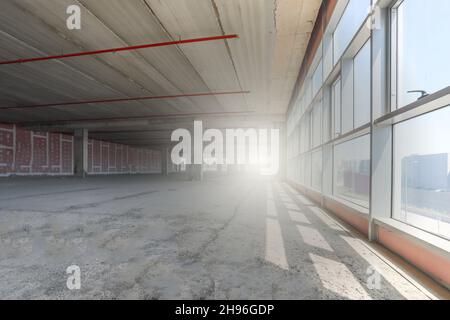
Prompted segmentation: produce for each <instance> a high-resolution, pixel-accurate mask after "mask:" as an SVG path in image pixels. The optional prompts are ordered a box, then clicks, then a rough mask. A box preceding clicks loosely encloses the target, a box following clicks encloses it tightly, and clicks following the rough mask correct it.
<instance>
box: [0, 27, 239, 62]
mask: <svg viewBox="0 0 450 320" xmlns="http://www.w3.org/2000/svg"><path fill="white" fill-rule="evenodd" d="M235 38H238V35H236V34H231V35H223V36H214V37H205V38H194V39H185V40H175V41H166V42H158V43H150V44H143V45H137V46H128V47H119V48H111V49H104V50H95V51H85V52H76V53H69V54H62V55H56V56H47V57H39V58H28V59H17V60H9V61H0V65H7V64H22V63H29V62H38V61H46V60H59V59H66V58H74V57H82V56H93V55H99V54H104V53H111V52H121V51H133V50H140V49H148V48H156V47H165V46H173V45H182V44H189V43H196V42H206V41H216V40H225V39H235Z"/></svg>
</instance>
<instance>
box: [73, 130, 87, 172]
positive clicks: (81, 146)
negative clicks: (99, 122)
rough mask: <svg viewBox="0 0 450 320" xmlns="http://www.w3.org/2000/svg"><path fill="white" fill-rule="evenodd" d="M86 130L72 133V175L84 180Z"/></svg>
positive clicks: (85, 170) (85, 169) (85, 168)
mask: <svg viewBox="0 0 450 320" xmlns="http://www.w3.org/2000/svg"><path fill="white" fill-rule="evenodd" d="M88 134H89V132H88V130H87V129H75V132H74V145H73V152H74V174H75V176H77V177H81V178H85V177H86V175H87V171H88Z"/></svg>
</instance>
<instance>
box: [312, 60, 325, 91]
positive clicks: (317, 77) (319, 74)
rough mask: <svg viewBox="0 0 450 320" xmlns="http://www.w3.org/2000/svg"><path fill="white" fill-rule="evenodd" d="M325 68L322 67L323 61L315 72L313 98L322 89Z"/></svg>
mask: <svg viewBox="0 0 450 320" xmlns="http://www.w3.org/2000/svg"><path fill="white" fill-rule="evenodd" d="M322 73H323V67H322V60H320V62H319V65H318V66H317V68H316V70H315V71H314V75H313V79H312V81H313V89H312V90H313V92H312V95H313V98H314V96H315V95H316V94H317V92H319V90H320V88H321V87H322V81H323V76H322Z"/></svg>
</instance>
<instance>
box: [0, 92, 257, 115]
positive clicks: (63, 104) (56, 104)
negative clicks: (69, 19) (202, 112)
mask: <svg viewBox="0 0 450 320" xmlns="http://www.w3.org/2000/svg"><path fill="white" fill-rule="evenodd" d="M248 93H250V91H225V92H200V93H184V94H175V95H163V96H146V97H131V98H117V99H97V100H82V101H70V102H54V103H44V104H35V105H27V106H12V107H0V111H3V110H17V109H20V110H22V109H36V108H49V107H58V108H62V107H71V106H74V105H86V104H103V103H117V102H129V101H145V100H167V99H179V98H193V97H208V96H225V95H236V94H248Z"/></svg>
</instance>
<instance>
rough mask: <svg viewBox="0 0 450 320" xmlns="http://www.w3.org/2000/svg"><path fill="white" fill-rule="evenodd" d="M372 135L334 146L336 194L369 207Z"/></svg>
mask: <svg viewBox="0 0 450 320" xmlns="http://www.w3.org/2000/svg"><path fill="white" fill-rule="evenodd" d="M369 189H370V135H365V136H363V137H360V138H356V139H354V140H351V141H347V142H344V143H341V144H339V145H336V146H335V147H334V195H335V196H337V197H340V198H342V199H344V200H347V201H350V202H353V203H355V204H357V205H359V206H362V207H365V208H368V207H369Z"/></svg>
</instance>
